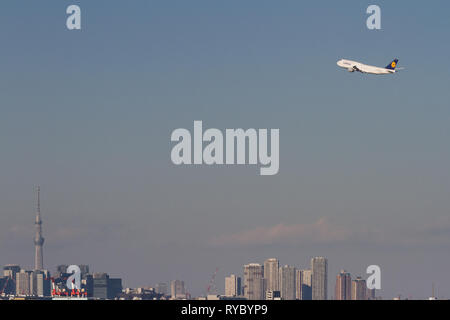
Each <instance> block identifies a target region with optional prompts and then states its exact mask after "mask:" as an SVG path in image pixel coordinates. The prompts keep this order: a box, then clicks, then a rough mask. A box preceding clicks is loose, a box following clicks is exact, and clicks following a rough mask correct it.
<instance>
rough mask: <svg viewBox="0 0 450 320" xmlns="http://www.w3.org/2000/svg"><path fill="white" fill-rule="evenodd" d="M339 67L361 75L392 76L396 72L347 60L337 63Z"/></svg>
mask: <svg viewBox="0 0 450 320" xmlns="http://www.w3.org/2000/svg"><path fill="white" fill-rule="evenodd" d="M337 65H338V66H339V67H341V68H344V69H347V71H348V72H355V71H358V72H361V73H370V74H391V73H395V70H391V69H386V68H379V67H375V66H369V65H367V64H364V63H361V62H358V61H352V60H346V59H341V60H339V61H338V62H337Z"/></svg>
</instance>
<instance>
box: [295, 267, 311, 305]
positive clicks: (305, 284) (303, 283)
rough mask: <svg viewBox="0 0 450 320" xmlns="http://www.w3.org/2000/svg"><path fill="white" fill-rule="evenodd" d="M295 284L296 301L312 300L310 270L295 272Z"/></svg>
mask: <svg viewBox="0 0 450 320" xmlns="http://www.w3.org/2000/svg"><path fill="white" fill-rule="evenodd" d="M296 274H297V276H296V278H295V282H296V298H297V299H298V300H311V299H312V288H311V286H312V271H311V269H305V270H297V273H296Z"/></svg>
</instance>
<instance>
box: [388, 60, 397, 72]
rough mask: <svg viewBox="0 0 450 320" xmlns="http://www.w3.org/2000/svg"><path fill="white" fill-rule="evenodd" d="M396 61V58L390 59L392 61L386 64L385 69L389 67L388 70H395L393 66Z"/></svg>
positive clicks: (395, 64)
mask: <svg viewBox="0 0 450 320" xmlns="http://www.w3.org/2000/svg"><path fill="white" fill-rule="evenodd" d="M397 63H398V59H394V60H392V62H391V63H389V64H388V65H387V66H386V69H389V70H395V67H396V66H397Z"/></svg>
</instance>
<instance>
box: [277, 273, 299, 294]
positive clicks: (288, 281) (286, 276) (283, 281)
mask: <svg viewBox="0 0 450 320" xmlns="http://www.w3.org/2000/svg"><path fill="white" fill-rule="evenodd" d="M279 274H280V281H279V282H280V291H281V299H282V300H295V285H296V281H295V277H296V270H295V267H292V266H288V265H286V266H284V267H280V271H279Z"/></svg>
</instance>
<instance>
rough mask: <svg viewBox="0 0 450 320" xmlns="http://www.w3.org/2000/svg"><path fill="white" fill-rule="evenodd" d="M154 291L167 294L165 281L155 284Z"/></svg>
mask: <svg viewBox="0 0 450 320" xmlns="http://www.w3.org/2000/svg"><path fill="white" fill-rule="evenodd" d="M155 292H156V293H159V294H162V295H164V296H166V295H167V294H168V292H169V291H168V287H167V283H166V282H160V283H158V284H157V285H156V286H155Z"/></svg>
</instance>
